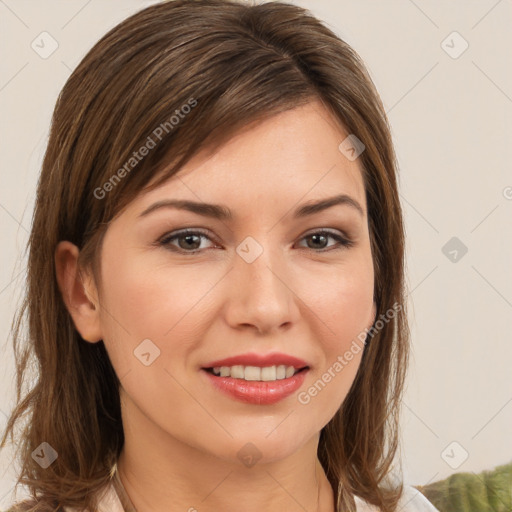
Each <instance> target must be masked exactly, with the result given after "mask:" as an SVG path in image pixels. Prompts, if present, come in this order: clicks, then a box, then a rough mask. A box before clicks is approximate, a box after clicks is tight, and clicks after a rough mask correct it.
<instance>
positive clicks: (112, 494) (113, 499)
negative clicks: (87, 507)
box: [6, 484, 124, 512]
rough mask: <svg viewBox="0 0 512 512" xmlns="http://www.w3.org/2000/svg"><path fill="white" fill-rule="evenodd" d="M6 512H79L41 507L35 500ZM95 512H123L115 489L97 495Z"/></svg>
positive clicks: (16, 505)
mask: <svg viewBox="0 0 512 512" xmlns="http://www.w3.org/2000/svg"><path fill="white" fill-rule="evenodd" d="M6 512H81V510H79V509H77V508H74V507H63V506H57V508H55V507H42V504H41V503H38V502H37V501H35V500H30V501H29V500H26V501H23V502H20V503H16V504H14V505H13V506H12V507H11V508H9V509H7V511H6ZM95 512H124V509H123V506H122V504H121V502H120V501H119V498H118V496H117V493H116V491H115V488H114V486H113V485H112V484H110V485H109V486H108V487H107V488H106V489H104V490H103V491H102V492H101V493H100V494H99V503H98V509H97V510H95Z"/></svg>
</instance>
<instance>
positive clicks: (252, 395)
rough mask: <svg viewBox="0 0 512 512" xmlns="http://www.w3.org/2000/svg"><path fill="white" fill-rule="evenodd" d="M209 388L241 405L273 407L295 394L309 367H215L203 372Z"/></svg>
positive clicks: (205, 369)
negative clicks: (241, 403)
mask: <svg viewBox="0 0 512 512" xmlns="http://www.w3.org/2000/svg"><path fill="white" fill-rule="evenodd" d="M201 370H202V371H201V373H202V374H203V375H204V376H205V381H206V382H205V384H206V385H207V386H212V389H214V390H216V391H217V392H220V393H221V394H222V395H224V396H227V397H229V398H231V399H233V400H236V401H238V402H243V403H245V404H252V405H272V404H276V403H277V402H280V401H281V400H284V399H285V398H287V397H289V396H290V395H292V394H293V393H295V392H296V391H297V390H298V389H299V388H300V387H301V386H302V385H303V383H304V380H305V378H306V375H307V373H308V371H309V370H310V368H309V366H303V367H300V368H295V367H294V366H285V365H279V366H264V367H260V366H242V365H234V366H213V367H207V368H201Z"/></svg>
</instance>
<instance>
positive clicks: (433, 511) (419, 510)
mask: <svg viewBox="0 0 512 512" xmlns="http://www.w3.org/2000/svg"><path fill="white" fill-rule="evenodd" d="M355 502H356V507H357V512H379V509H378V508H377V507H376V506H374V505H371V504H369V503H367V502H366V501H364V500H362V499H361V498H359V497H357V496H355ZM396 510H397V512H439V511H438V510H437V508H436V507H434V505H432V503H430V501H428V500H427V498H425V496H424V495H423V494H422V493H421V492H420V491H418V490H417V489H415V488H414V487H412V486H410V485H404V491H403V493H402V496H401V498H400V501H399V502H398V506H397V508H396Z"/></svg>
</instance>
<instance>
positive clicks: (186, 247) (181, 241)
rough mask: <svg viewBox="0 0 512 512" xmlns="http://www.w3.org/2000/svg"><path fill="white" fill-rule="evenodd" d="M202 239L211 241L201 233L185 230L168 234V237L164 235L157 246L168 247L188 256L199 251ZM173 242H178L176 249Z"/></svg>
mask: <svg viewBox="0 0 512 512" xmlns="http://www.w3.org/2000/svg"><path fill="white" fill-rule="evenodd" d="M203 238H206V239H207V240H211V238H210V237H209V236H208V235H206V234H205V233H203V232H202V231H198V230H191V229H186V230H183V231H180V232H178V233H170V234H168V235H164V236H163V237H162V238H161V239H160V240H159V241H158V244H159V245H163V246H165V247H168V248H169V249H170V250H172V251H176V252H181V253H188V254H198V253H199V251H200V249H199V247H200V245H201V239H203ZM175 240H177V241H178V247H176V245H174V244H172V243H171V242H174V241H175Z"/></svg>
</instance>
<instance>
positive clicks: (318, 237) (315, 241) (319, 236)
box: [302, 229, 354, 252]
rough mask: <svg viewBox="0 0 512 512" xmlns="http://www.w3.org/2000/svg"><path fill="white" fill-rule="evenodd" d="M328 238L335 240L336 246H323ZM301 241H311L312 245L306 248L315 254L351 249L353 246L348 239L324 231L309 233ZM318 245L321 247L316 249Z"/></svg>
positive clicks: (335, 233)
mask: <svg viewBox="0 0 512 512" xmlns="http://www.w3.org/2000/svg"><path fill="white" fill-rule="evenodd" d="M329 238H331V239H333V240H336V242H337V244H333V245H331V246H325V245H324V244H325V243H326V242H327V240H328V239H329ZM302 240H311V241H312V244H308V247H307V248H308V249H313V250H315V251H316V252H325V251H331V250H336V249H343V248H348V247H352V246H353V245H354V242H352V241H351V240H349V239H348V238H345V237H343V236H342V235H340V234H339V233H337V232H332V231H328V230H325V229H324V230H321V231H315V232H313V233H310V234H308V235H306V236H304V237H303V238H302ZM311 245H312V246H311ZM315 245H316V247H315ZM318 245H321V246H322V247H318ZM333 246H334V247H333ZM326 247H330V248H326Z"/></svg>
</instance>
